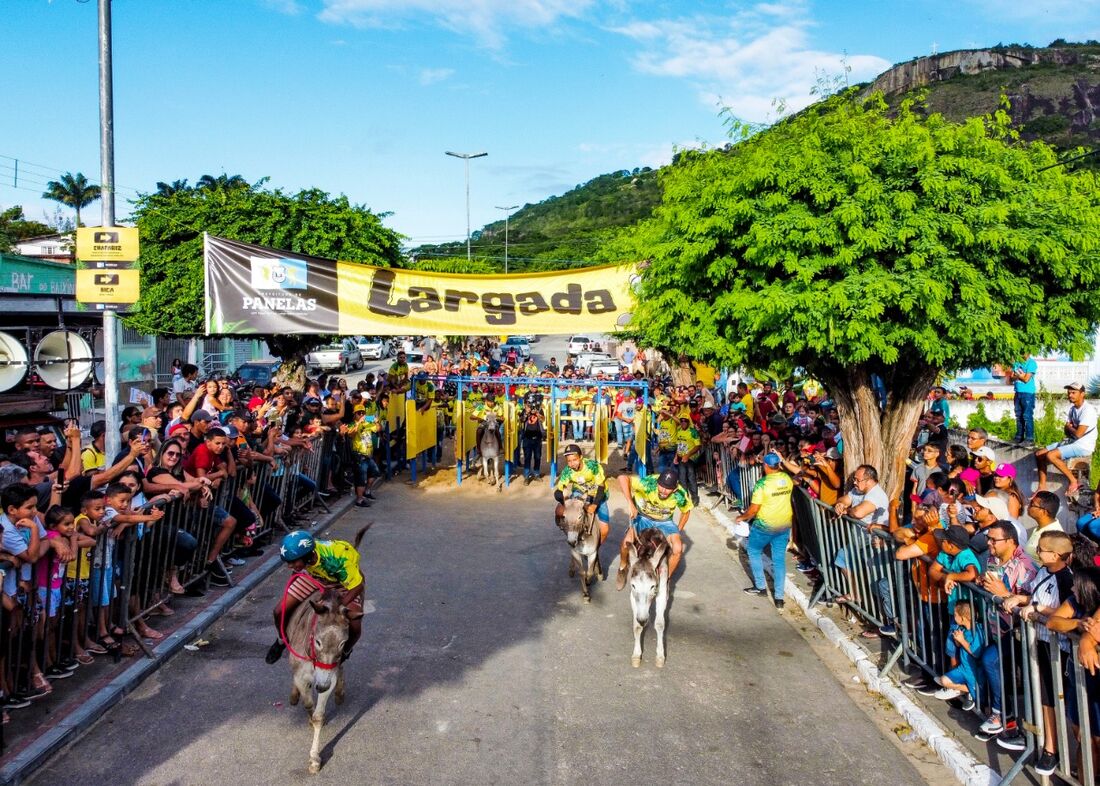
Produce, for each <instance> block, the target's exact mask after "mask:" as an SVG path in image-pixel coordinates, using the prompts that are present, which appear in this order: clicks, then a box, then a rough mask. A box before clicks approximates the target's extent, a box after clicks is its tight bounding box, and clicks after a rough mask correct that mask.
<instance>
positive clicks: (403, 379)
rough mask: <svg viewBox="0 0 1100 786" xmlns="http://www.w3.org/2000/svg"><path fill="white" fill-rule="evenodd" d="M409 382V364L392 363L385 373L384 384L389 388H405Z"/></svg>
mask: <svg viewBox="0 0 1100 786" xmlns="http://www.w3.org/2000/svg"><path fill="white" fill-rule="evenodd" d="M408 381H409V364H408V363H397V362H394V363H393V365H391V366H390V370H389V371H387V372H386V384H387V385H389V386H390V387H391V388H400V387H402V386H405V387H407V386H408V385H407V383H408Z"/></svg>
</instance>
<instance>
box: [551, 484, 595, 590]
mask: <svg viewBox="0 0 1100 786" xmlns="http://www.w3.org/2000/svg"><path fill="white" fill-rule="evenodd" d="M558 526H559V527H561V530H562V532H564V533H565V539H566V540H567V541H568V542H569V549H570V551H571V552H572V553H571V557H570V560H569V577H570V578H572V577H573V576H576V575H577V572H578V571H579V572H580V574H581V595H583V596H584V602H585V603H591V602H592V596H591V594H589V592H588V584H589V582H591V581H599V580H601V579H603V567H602V566H601V565H600V528H599V526H598V524H597V523H596V516H595V515H594V514H593V515H589V514H588V513H587V512H586V511H585V509H584V500H583V499H577V498H576V497H574V498H572V499H567V500H566V501H565V512H564V513H563V514H562V517H561V518H560V519H559V520H558ZM585 557H587V558H588V565H587V567H586V566H585V562H584V560H585Z"/></svg>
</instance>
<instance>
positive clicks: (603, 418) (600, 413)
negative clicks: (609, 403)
mask: <svg viewBox="0 0 1100 786" xmlns="http://www.w3.org/2000/svg"><path fill="white" fill-rule="evenodd" d="M592 438H593V439H594V440H595V445H594V446H593V453H594V454H595V457H596V461H598V462H600V463H601V464H606V463H607V457H608V456H609V455H610V453H611V446H610V445H609V444H608V440H607V407H606V406H605V405H603V404H596V413H595V415H594V417H593V424H592Z"/></svg>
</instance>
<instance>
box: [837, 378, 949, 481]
mask: <svg viewBox="0 0 1100 786" xmlns="http://www.w3.org/2000/svg"><path fill="white" fill-rule="evenodd" d="M938 373H939V372H938V369H935V368H932V367H929V366H925V365H923V364H917V365H913V364H909V365H906V366H904V367H900V366H899V367H898V368H896V369H894V370H893V371H892V373H891V375H890V376H889V377H888V378H887V379H886V380H885V381H886V385H887V394H888V395H887V404H886V409H885V410H882V409H880V407H879V401H878V397H877V396H876V395H875V390H874V388H873V387H872V385H871V375H872V369H871V367H869V366H857V367H855V368H848V369H845V370H843V371H839V372H837V373H835V374H823V375H822V381H823V382H825V384H826V385H827V386H828V388H829V392H830V393H831V394H832V396H833V400H834V401H835V402H836V407H837V412H838V413H839V414H840V433H841V435H842V436H843V437H844V471H845V472H846V473H848V474H851V473H852V472H853V471H854V470H855V468H856V467H858V466H860V465H861V464H869V465H871V466H872V467H874V468H875V469H876V470H877V471H878V475H879V484H880V485H881V486H882V487H883V490H885V491H886V494H887V496H888V497H889V498H890V499H896V498H897V497H898V496H899V495H900V494H901V491H902V486H903V484H904V483H905V462H906V459H907V458H908V456H909V450H910V446H911V444H912V441H913V435H914V434H915V433H916V430H917V421H918V420H919V419H920V414H921V410H922V408H923V406H924V400H925V398H926V397H927V395H928V390H929V389H930V388H931V387H932V385H933V384H934V383H935V380H936V376H937V374H938Z"/></svg>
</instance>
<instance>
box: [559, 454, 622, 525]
mask: <svg viewBox="0 0 1100 786" xmlns="http://www.w3.org/2000/svg"><path fill="white" fill-rule="evenodd" d="M581 456H582V454H581V447H580V445H570V446H569V447H567V448H566V449H565V469H563V470H562V472H561V475H560V476H558V482H557V483H555V484H554V499H556V500H557V501H558V506H557V508H556V509H555V510H554V520H555V521H561V517H562V515H563V514H564V513H565V500H566V499H568V498H570V497H577V498H580V499H584V501H585V511H586V512H587V513H588V515H590V516H591V515H592V514H593V513H595V514H596V516H597V517H598V518H599V520H600V543H603V542H604V541H605V540H607V533H608V532H609V531H610V529H611V523H610V522H611V514H610V512H609V511H608V509H607V475H605V474H604V471H603V467H602V466H600V462H598V461H596V460H595V459H587V460H586V459H583V458H582V457H581Z"/></svg>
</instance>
